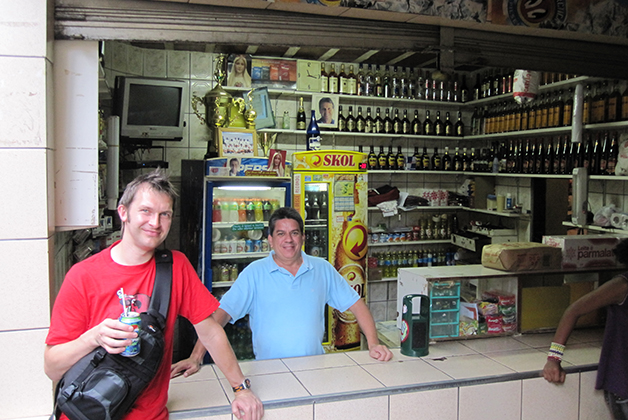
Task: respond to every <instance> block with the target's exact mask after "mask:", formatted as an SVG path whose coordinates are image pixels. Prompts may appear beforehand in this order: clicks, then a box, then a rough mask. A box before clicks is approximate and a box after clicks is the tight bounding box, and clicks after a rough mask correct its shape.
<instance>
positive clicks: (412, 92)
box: [406, 68, 418, 99]
mask: <svg viewBox="0 0 628 420" xmlns="http://www.w3.org/2000/svg"><path fill="white" fill-rule="evenodd" d="M416 87H417V82H416V77H415V75H414V69H413V68H410V72H409V73H408V93H407V94H406V99H418V98H416Z"/></svg>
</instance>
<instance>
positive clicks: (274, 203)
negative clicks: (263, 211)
mask: <svg viewBox="0 0 628 420" xmlns="http://www.w3.org/2000/svg"><path fill="white" fill-rule="evenodd" d="M270 205H271V207H272V209H271V212H270V214H273V213H274V212H275V210H277V209H278V208H279V200H272V202H271V203H270Z"/></svg>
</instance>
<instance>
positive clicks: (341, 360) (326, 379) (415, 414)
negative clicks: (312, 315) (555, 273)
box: [168, 329, 608, 420]
mask: <svg viewBox="0 0 628 420" xmlns="http://www.w3.org/2000/svg"><path fill="white" fill-rule="evenodd" d="M602 334H603V332H602V330H600V329H583V330H576V331H574V333H573V335H572V336H571V338H570V340H569V342H568V343H567V348H566V351H565V356H564V362H563V366H564V368H565V369H566V371H567V372H568V375H567V380H566V382H565V384H563V385H560V386H557V385H554V384H549V383H547V382H546V381H545V380H544V379H543V378H542V377H541V371H542V369H543V366H544V364H545V360H546V357H547V352H548V349H549V345H550V343H551V341H552V334H551V333H545V334H526V335H518V334H516V335H512V336H502V337H492V338H482V339H475V340H461V341H440V342H435V343H431V344H430V347H429V354H428V355H426V356H424V357H420V358H417V357H408V356H404V355H402V354H401V353H400V350H399V349H398V348H394V349H392V350H393V355H394V356H393V359H392V360H391V361H389V362H379V361H376V360H373V359H371V358H370V357H369V355H368V352H367V351H364V350H363V351H354V352H346V353H331V354H326V355H321V356H310V357H298V358H286V359H274V360H261V361H247V362H242V363H241V368H242V370H243V372H244V374H245V375H246V376H247V377H248V378H250V379H251V383H252V387H253V390H254V392H255V393H256V394H257V395H258V396H259V397H260V399H261V400H262V401H263V402H264V407H265V410H266V415H265V417H264V418H265V419H274V420H278V419H299V420H310V419H311V420H314V419H316V420H323V419H343V420H344V419H356V420H357V419H359V420H369V419H373V420H384V419H386V420H405V419H408V420H410V419H412V420H416V419H418V418H420V419H422V420H430V419H434V420H436V419H438V420H475V419H477V420H480V419H482V420H485V419H487V418H500V419H517V420H538V419H540V418H548V417H549V416H551V417H552V419H554V420H556V419H559V420H560V419H565V420H574V419H593V418H595V419H603V418H607V417H608V414H607V412H606V407H605V405H604V401H603V396H602V393H601V392H600V391H595V390H594V383H595V375H596V369H597V363H598V358H599V354H600V349H601V342H602ZM232 398H233V393H232V391H231V387H230V386H229V384H228V382H227V381H226V380H225V378H224V376H223V375H222V373H221V372H220V370H219V369H218V368H217V367H216V366H215V365H205V366H204V367H203V368H202V370H201V371H200V372H199V373H197V374H196V375H193V376H191V377H189V378H183V377H179V378H177V379H174V380H173V381H172V383H171V385H170V396H169V402H168V407H169V410H170V412H171V414H170V418H171V419H219V420H227V419H235V417H232V414H231V408H230V401H231V400H232ZM550 413H551V414H550Z"/></svg>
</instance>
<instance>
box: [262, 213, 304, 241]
mask: <svg viewBox="0 0 628 420" xmlns="http://www.w3.org/2000/svg"><path fill="white" fill-rule="evenodd" d="M283 219H292V220H295V221H296V222H297V223H298V224H299V231H301V234H303V232H304V228H303V218H302V217H301V215H300V214H299V212H298V211H296V210H295V209H293V208H292V207H280V208H278V209H277V210H275V211H274V212H273V214H271V215H270V220H269V221H268V234H269V235H270V236H272V235H273V233H275V224H276V223H277V220H283Z"/></svg>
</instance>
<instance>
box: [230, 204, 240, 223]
mask: <svg viewBox="0 0 628 420" xmlns="http://www.w3.org/2000/svg"><path fill="white" fill-rule="evenodd" d="M238 209H239V206H238V202H237V201H236V200H235V199H234V200H232V201H231V203H229V221H230V222H233V223H235V222H237V221H238V220H239V215H238V211H239V210H238Z"/></svg>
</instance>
